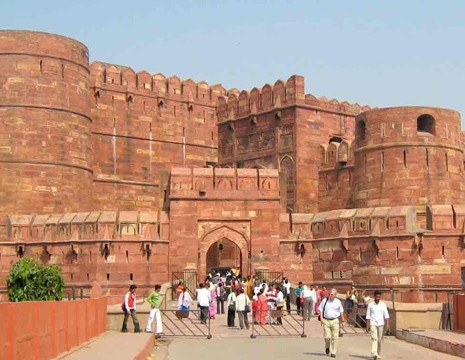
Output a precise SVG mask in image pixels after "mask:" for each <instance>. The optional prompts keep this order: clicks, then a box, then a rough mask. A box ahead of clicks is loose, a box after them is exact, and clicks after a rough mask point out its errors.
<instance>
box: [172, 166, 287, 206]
mask: <svg viewBox="0 0 465 360" xmlns="http://www.w3.org/2000/svg"><path fill="white" fill-rule="evenodd" d="M180 198H192V199H234V200H235V199H249V200H250V199H260V198H266V199H270V198H279V174H278V170H276V169H235V168H173V169H172V170H171V180H170V199H180Z"/></svg>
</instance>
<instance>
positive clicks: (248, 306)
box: [244, 304, 250, 313]
mask: <svg viewBox="0 0 465 360" xmlns="http://www.w3.org/2000/svg"><path fill="white" fill-rule="evenodd" d="M244 311H245V312H246V313H249V312H250V305H249V304H247V305H246V306H245V308H244Z"/></svg>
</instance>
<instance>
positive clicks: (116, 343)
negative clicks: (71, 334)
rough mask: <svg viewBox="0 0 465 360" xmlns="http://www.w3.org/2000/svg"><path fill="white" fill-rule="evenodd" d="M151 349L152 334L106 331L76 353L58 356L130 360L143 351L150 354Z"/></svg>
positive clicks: (75, 359) (68, 359) (77, 359)
mask: <svg viewBox="0 0 465 360" xmlns="http://www.w3.org/2000/svg"><path fill="white" fill-rule="evenodd" d="M152 348H153V334H147V333H139V334H135V333H121V332H117V331H107V332H106V333H104V334H103V335H101V336H99V337H97V338H95V339H94V340H93V341H90V342H89V343H88V344H86V345H85V346H83V347H81V348H79V349H77V350H76V351H74V352H72V353H70V354H67V355H64V356H60V358H59V359H63V360H90V359H98V360H132V359H136V358H137V357H138V356H139V355H140V354H141V353H143V352H144V349H146V350H148V351H145V353H146V354H147V353H150V352H151V351H152ZM144 358H145V357H144Z"/></svg>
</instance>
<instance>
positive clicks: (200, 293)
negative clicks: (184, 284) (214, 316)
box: [197, 283, 212, 324]
mask: <svg viewBox="0 0 465 360" xmlns="http://www.w3.org/2000/svg"><path fill="white" fill-rule="evenodd" d="M211 302H212V298H211V295H210V291H208V289H206V288H205V286H204V284H203V283H200V284H199V289H198V290H197V303H198V305H199V308H200V321H201V322H202V324H206V323H207V318H208V308H209V307H210V303H211Z"/></svg>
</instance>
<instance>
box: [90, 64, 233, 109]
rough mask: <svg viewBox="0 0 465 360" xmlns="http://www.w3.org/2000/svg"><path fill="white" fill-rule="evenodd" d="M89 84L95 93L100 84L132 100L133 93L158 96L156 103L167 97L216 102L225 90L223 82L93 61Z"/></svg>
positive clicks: (207, 102) (180, 99)
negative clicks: (210, 82) (137, 70)
mask: <svg viewBox="0 0 465 360" xmlns="http://www.w3.org/2000/svg"><path fill="white" fill-rule="evenodd" d="M90 76H91V86H92V87H94V88H95V96H98V91H99V89H101V88H104V89H109V90H114V91H117V92H122V93H124V94H126V99H127V100H128V101H131V100H130V99H131V97H133V96H135V95H142V96H149V97H150V96H151V97H157V98H158V104H161V103H160V102H163V99H165V98H169V99H173V100H178V101H184V102H192V103H201V104H209V105H211V106H215V105H216V101H217V99H218V97H220V96H223V95H224V94H226V90H225V89H224V88H223V86H222V85H213V86H210V85H208V83H206V82H205V81H200V82H194V81H193V80H191V79H186V80H181V79H180V78H179V77H177V76H170V77H166V76H165V75H163V74H160V73H158V74H154V75H151V74H149V73H148V72H147V71H145V70H143V71H139V72H137V73H136V72H135V71H134V70H133V69H131V68H130V67H126V66H120V65H114V64H106V63H102V62H93V63H92V64H91V65H90Z"/></svg>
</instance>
